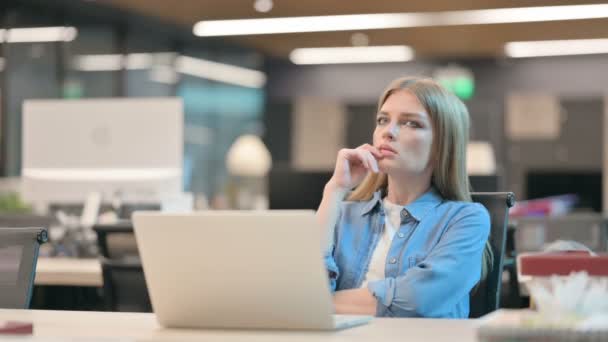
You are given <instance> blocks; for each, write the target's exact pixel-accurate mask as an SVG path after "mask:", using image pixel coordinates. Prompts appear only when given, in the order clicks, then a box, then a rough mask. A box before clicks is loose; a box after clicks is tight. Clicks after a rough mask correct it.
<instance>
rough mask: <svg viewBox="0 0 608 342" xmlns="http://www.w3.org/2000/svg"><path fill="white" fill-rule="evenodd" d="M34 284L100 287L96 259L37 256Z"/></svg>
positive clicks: (98, 266) (100, 280)
mask: <svg viewBox="0 0 608 342" xmlns="http://www.w3.org/2000/svg"><path fill="white" fill-rule="evenodd" d="M34 285H50V286H87V287H102V286H103V277H102V274H101V264H100V263H99V260H97V259H76V258H45V257H42V258H38V264H37V266H36V278H35V280H34Z"/></svg>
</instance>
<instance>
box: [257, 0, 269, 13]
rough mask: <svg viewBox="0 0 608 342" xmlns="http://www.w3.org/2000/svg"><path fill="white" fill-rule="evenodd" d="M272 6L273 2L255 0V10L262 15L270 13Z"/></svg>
mask: <svg viewBox="0 0 608 342" xmlns="http://www.w3.org/2000/svg"><path fill="white" fill-rule="evenodd" d="M272 6H273V3H272V0H255V2H254V3H253V8H255V10H256V11H258V12H262V13H266V12H270V10H271V9H272Z"/></svg>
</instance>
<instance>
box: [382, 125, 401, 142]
mask: <svg viewBox="0 0 608 342" xmlns="http://www.w3.org/2000/svg"><path fill="white" fill-rule="evenodd" d="M398 135H399V127H397V125H396V124H394V123H390V124H388V125H386V127H385V128H384V132H382V137H383V138H385V139H389V140H395V139H396V138H397V136H398Z"/></svg>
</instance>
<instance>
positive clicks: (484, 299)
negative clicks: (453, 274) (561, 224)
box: [469, 192, 515, 318]
mask: <svg viewBox="0 0 608 342" xmlns="http://www.w3.org/2000/svg"><path fill="white" fill-rule="evenodd" d="M471 197H472V199H473V202H477V203H480V204H482V205H483V206H484V207H486V209H487V210H488V212H489V213H490V236H489V237H488V245H489V248H490V250H491V252H492V255H493V258H490V259H489V260H486V261H491V265H488V271H487V273H486V275H485V278H483V279H481V280H480V281H479V283H478V284H477V286H476V287H475V288H474V289H473V291H472V292H471V295H470V312H469V317H470V318H477V317H481V316H483V315H485V314H487V313H490V312H492V311H494V310H496V309H498V305H499V300H500V287H501V284H502V271H503V261H504V253H505V244H506V240H507V226H508V224H509V208H511V207H512V206H513V205H514V204H515V195H514V194H513V193H512V192H474V193H471ZM484 253H485V252H484Z"/></svg>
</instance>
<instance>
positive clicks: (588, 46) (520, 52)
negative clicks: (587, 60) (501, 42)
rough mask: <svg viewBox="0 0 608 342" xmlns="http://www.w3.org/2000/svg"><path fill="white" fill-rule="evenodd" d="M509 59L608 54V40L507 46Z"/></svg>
mask: <svg viewBox="0 0 608 342" xmlns="http://www.w3.org/2000/svg"><path fill="white" fill-rule="evenodd" d="M505 53H506V55H507V56H509V57H514V58H520V57H541V56H566V55H590V54H599V53H608V39H572V40H541V41H529V42H510V43H507V44H505Z"/></svg>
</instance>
